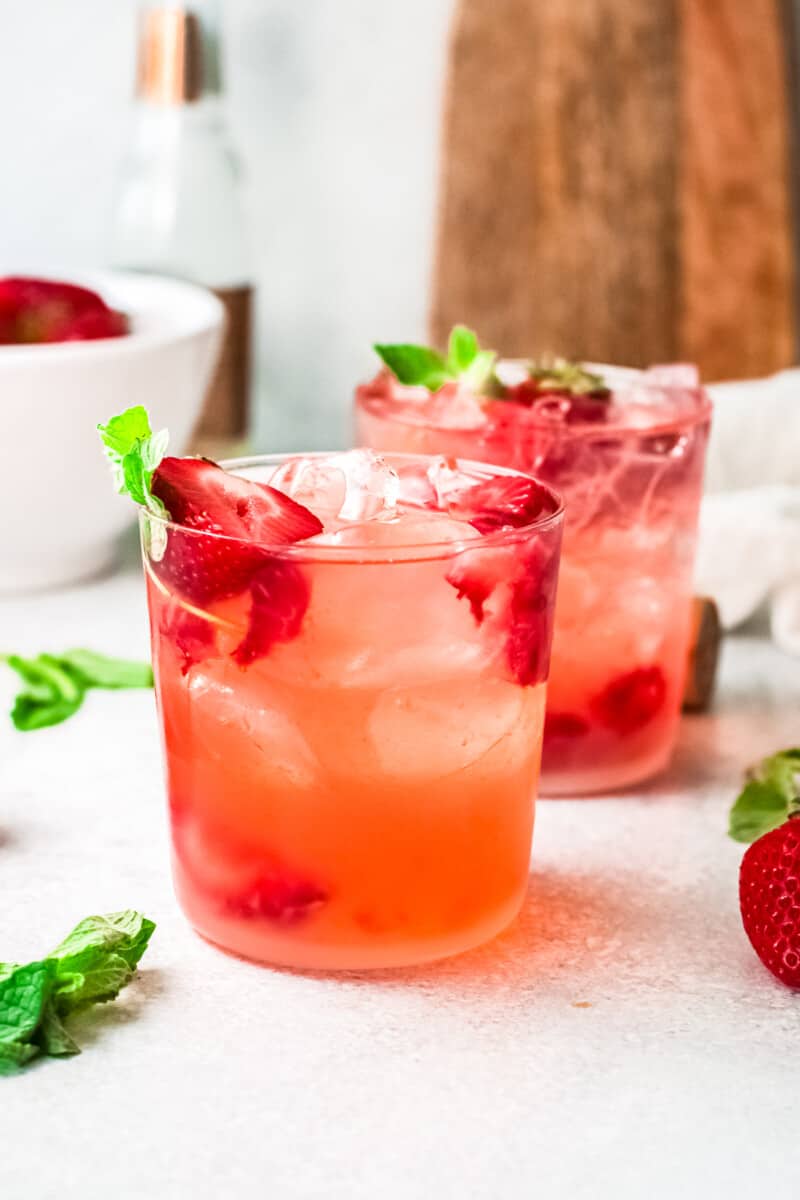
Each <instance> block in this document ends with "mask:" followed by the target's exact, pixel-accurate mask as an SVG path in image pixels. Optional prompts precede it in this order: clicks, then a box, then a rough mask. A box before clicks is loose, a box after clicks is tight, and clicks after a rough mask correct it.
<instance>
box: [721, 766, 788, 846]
mask: <svg viewBox="0 0 800 1200" xmlns="http://www.w3.org/2000/svg"><path fill="white" fill-rule="evenodd" d="M796 814H800V748H799V747H795V748H793V749H790V750H781V751H779V752H778V753H777V754H771V755H770V756H769V757H768V758H764V759H762V761H761V762H760V763H758V765H757V766H755V767H753V768H752V769H751V770H750V771H748V773H747V779H746V782H745V785H744V787H743V788H742V791H741V792H740V793H739V796H738V797H737V799H736V802H735V803H734V805H733V808H732V809H731V812H730V825H729V827H728V834H729V835H730V837H732V838H733V840H734V841H736V842H755V841H756V840H757V839H758V838H760V837H762V836H763V834H765V833H769V832H770V830H772V829H777V828H778V826H779V825H783V824H784V822H785V821H787V820H788V818H789V817H791V816H795V815H796Z"/></svg>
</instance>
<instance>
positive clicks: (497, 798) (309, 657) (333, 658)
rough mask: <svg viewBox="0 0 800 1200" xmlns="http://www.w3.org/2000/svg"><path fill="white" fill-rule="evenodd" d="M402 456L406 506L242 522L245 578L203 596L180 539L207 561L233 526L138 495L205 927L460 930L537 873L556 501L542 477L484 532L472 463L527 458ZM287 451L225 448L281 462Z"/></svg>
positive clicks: (181, 887)
mask: <svg viewBox="0 0 800 1200" xmlns="http://www.w3.org/2000/svg"><path fill="white" fill-rule="evenodd" d="M387 461H388V463H389V465H390V466H391V467H392V468H393V469H394V471H395V472H396V476H397V480H398V485H397V486H398V488H399V499H398V500H397V505H396V514H395V515H394V516H393V517H392V518H391V519H388V520H386V519H381V518H380V517H379V518H378V519H374V520H360V521H359V520H355V521H353V522H348V521H346V520H344V521H343V520H339V521H337V522H335V524H334V527H333V531H328V525H327V522H324V523H325V525H326V533H325V534H324V535H321V536H319V537H315V538H311V539H309V540H307V541H305V542H299V543H295V544H294V545H291V546H274V547H270V546H258V547H253V546H251V547H249V549H250V550H252V551H253V552H254V553H256V554H257V555H260V556H261V558H260V560H259V567H258V572H257V574H256V575H255V576H253V578H252V579H251V581H250V583H249V584H248V586H247V587H246V588H244V589H243V590H242V591H241V594H238V595H232V596H230V597H228V598H227V599H223V600H217V601H215V602H214V603H209V604H206V605H202V606H198V604H197V603H194V604H192V603H189V602H188V601H187V599H186V598H185V597H184V596H182V595H181V594H180V592H179V591H178V590H176V589H175V587H174V586H173V584H172V582H171V579H170V576H169V572H167V571H165V570H164V564H165V563H166V562H167V561H169V560H168V559H167V558H166V557H165V555H167V554H171V555H172V556H173V559H174V557H175V556H181V555H183V557H184V559H185V560H187V561H191V562H193V563H197V562H200V563H204V562H205V563H207V564H208V566H209V569H211V570H213V569H215V563H216V562H217V561H219V554H220V553H222V552H223V551H226V550H227V549H229V548H230V543H231V539H228V538H225V537H220V536H218V535H215V534H214V533H207V532H199V531H197V530H192V529H188V528H186V527H182V526H178V525H174V524H171V523H170V522H167V521H161V520H159V519H157V518H154V517H153V516H150V515H146V516H144V517H143V518H142V533H143V538H142V541H143V550H144V565H145V574H146V580H147V592H148V601H149V610H150V620H151V630H152V644H153V662H154V666H155V674H156V688H157V697H158V704H159V712H160V717H161V722H162V728H163V740H164V753H165V758H166V773H167V786H168V794H169V809H170V818H171V830H172V845H173V870H174V880H175V886H176V891H177V895H178V899H179V901H180V903H181V905H182V907H183V909H184V912H185V913H186V916H187V917H188V919H189V921H190V922H191V923H192V925H193V926H194V927H195V928H196V929H197V930H198V932H199V933H201V934H202V935H203V936H204V937H206V938H208V939H209V940H211V941H212V942H214V943H217V944H218V945H220V946H222V947H224V948H225V949H227V950H230V951H233V952H235V953H237V954H240V955H242V956H245V957H247V958H251V959H255V960H258V961H262V962H267V963H274V964H284V965H288V966H294V967H302V968H324V969H335V968H366V967H386V966H397V965H402V964H410V963H418V962H422V961H425V960H428V959H434V958H439V957H442V956H445V955H450V954H455V953H458V952H459V951H462V950H466V949H468V948H469V947H471V946H475V945H477V944H479V943H481V942H484V941H486V940H487V939H489V938H491V937H492V936H494V935H495V934H496V933H498V932H499V931H500V930H501V929H503V928H504V927H505V926H506V925H507V924H508V923H509V922H510V921H511V920H512V918H513V917H514V916H515V915H516V913H517V911H518V909H519V907H520V905H521V903H522V900H523V897H524V894H525V889H526V883H527V877H528V866H529V856H530V845H531V835H532V829H533V813H534V796H535V790H536V779H537V774H538V769H539V761H540V752H541V739H542V728H543V723H544V691H545V679H546V676H547V669H548V662H549V651H550V641H551V634H552V618H553V611H554V604H555V589H556V576H557V569H558V560H559V550H560V539H561V524H562V513H561V507H560V502H559V500H558V498H557V497H556V496H555V495H554V494H553V493H552V492H551V491H550V490H549V489H546V488H544V487H542V488H540V489H539V494H540V500H541V505H540V509H541V510H540V511H539V512H538V514H537V515H535V517H534V518H533V519H532V520H531V521H530V522H529V523H528V524H525V525H523V526H521V527H519V528H501V529H494V530H493V529H491V528H489V526H490V525H491V521H490V520H484V521H477V524H478V525H481V526H482V529H483V530H488V531H485V532H480V531H479V530H478V529H477V528H476V527H475V526H473V525H472V524H471V523H470V512H469V511H468V510H467V509H465V508H464V505H463V504H461V501H460V497H461V495H462V494H463V488H464V482H465V480H466V481H467V482H468V483H469V486H470V488H472V487H473V486H475V485H477V484H478V483H483V484H484V485H485V486H486V487H488V488H489V489H490V491H491V490H492V489H493V488H494V487H495V485H496V483H497V481H501V486H502V487H505V488H507V487H508V485H509V483H512V484H515V485H516V484H517V483H518V482H519V481H520V480H521V481H522V485H523V488H525V487H529V486H530V484H531V481H530V480H529V479H527V477H523V476H520V475H517V474H516V473H514V472H507V471H503V470H497V469H493V468H491V467H485V466H478V465H475V464H468V463H460V464H454V463H452V462H451V463H448V464H445V463H443V462H436V460H433V459H428V458H420V457H410V456H388V457H387ZM292 462H293V460H284V459H283V458H280V457H272V458H257V459H246V460H239V461H238V462H236V463H232V464H228V469H229V470H233V471H234V472H235V473H237V474H241V475H244V476H246V477H248V478H251V479H255V480H259V481H262V482H272V483H273V484H274V485H275V486H279V484H278V483H277V479H278V476H277V475H276V474H275V472H276V470H277V471H278V473H279V475H280V474H281V472H283V475H282V477H283V478H287V479H288V478H290V477H291V476H292V473H293V472H295V468H294V467H293V466H292ZM303 462H304V463H308V462H311V463H323V464H324V462H325V459H324V458H322V457H318V456H311V457H310V458H309V459H305V460H303ZM287 463H288V468H287ZM303 469H305V468H303ZM287 472H288V473H287ZM534 486H535V485H534ZM492 494H493V493H492ZM308 503H309V506H310V507H312V508H313V503H312V502H311V501H308ZM336 503H337V505H338V504H339V500H337V502H336ZM460 504H461V507H459V505H460ZM318 515H319V514H318ZM244 545H245V544H244V543H242V545H241V546H239V547H238V551H239V552H240V553H241V549H242V546H244ZM235 548H236V547H235ZM196 583H197V579H196V577H195V578H194V580H193V586H194V587H195V591H194V594H195V595H196V594H197V592H196ZM265 648H266V649H265ZM256 651H257V653H256Z"/></svg>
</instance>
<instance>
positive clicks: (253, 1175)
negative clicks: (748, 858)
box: [0, 573, 800, 1200]
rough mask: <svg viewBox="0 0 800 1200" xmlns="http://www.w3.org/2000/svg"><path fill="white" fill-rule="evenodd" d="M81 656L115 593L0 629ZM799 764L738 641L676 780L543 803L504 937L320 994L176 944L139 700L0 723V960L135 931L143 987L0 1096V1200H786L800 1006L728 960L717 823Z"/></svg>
mask: <svg viewBox="0 0 800 1200" xmlns="http://www.w3.org/2000/svg"><path fill="white" fill-rule="evenodd" d="M74 644H85V645H88V646H91V647H92V648H96V649H100V650H105V651H107V652H109V653H118V654H128V655H139V654H143V653H144V652H145V651H146V645H147V639H146V630H145V619H144V601H143V595H142V588H141V586H140V583H139V579H138V575H137V574H134V573H127V574H122V575H118V576H117V577H115V578H112V579H109V580H105V581H102V582H99V583H95V584H92V585H90V586H87V587H84V588H81V589H75V590H73V591H70V592H65V593H61V594H60V595H52V594H51V595H47V596H42V597H37V598H26V599H20V600H13V601H12V600H5V601H0V647H2V648H8V649H13V650H17V651H20V652H36V651H40V650H45V649H49V650H54V651H59V650H62V649H66V648H67V647H68V646H70V645H74ZM12 691H13V681H12V679H11V677H8V678H3V679H2V680H0V703H1V704H2V706H3V708H5V707H7V705H6V701H7V699H9V698H10V696H11V694H12ZM798 740H800V663H798V662H797V660H794V661H793V660H791V659H788V658H785V657H782V656H780V655H779V654H778V653H777V652H776V651H775V650H773V649H772V648H771V647H770V646H768V645H767V644H766V643H763V642H761V641H759V640H757V639H736V640H731V641H729V642H728V643H727V644H726V647H725V653H724V659H723V672H722V688H721V695H720V699H719V702H718V706H717V711H716V713H715V715H713V716H708V717H701V718H693V719H690V720H687V721H686V722H685V725H684V729H683V736H682V741H681V746H680V750H679V753H678V756H677V760H676V763H675V766H674V769H673V770H672V772H671V773H670V774H669V776H668V777H665V778H663V779H662V780H660V781H658V782H657V783H655V784H653V785H651V786H650V787H649V788H647V789H646V791H645V792H644V794H642V795H638V796H630V795H629V796H627V797H624V798H622V797H620V798H613V797H612V798H609V799H594V800H584V801H577V802H572V801H563V800H562V801H551V802H544V803H542V804H541V805H540V807H539V811H538V817H537V827H536V836H535V843H534V856H533V875H532V882H531V891H530V898H529V901H528V904H527V906H526V908H525V910H524V913H523V916H522V918H521V920H520V921H519V922H518V924H517V925H516V927H515V928H514V929H512V930H511V931H510V932H508V933H507V934H506V935H504V937H502V938H501V939H500V940H499V941H497V942H495V943H494V944H493V945H492V946H490V947H487V948H484V949H483V950H480V951H477V952H475V953H472V954H470V955H466V956H464V957H463V958H460V959H456V960H453V961H450V962H447V963H443V964H441V965H436V966H432V967H426V968H424V969H420V970H416V971H408V972H402V973H392V974H388V973H387V974H384V975H381V976H378V977H374V976H373V977H370V976H366V975H363V976H348V977H346V978H336V977H328V978H322V977H314V976H302V975H296V974H291V973H288V972H276V971H269V970H264V969H261V968H259V967H256V966H251V965H248V964H247V963H243V962H239V961H236V960H234V959H231V958H227V957H225V956H224V955H222V954H220V953H219V952H217V951H215V950H213V949H212V948H211V947H209V946H207V945H205V944H204V943H203V942H202V941H200V940H199V939H198V938H197V937H196V936H195V935H194V934H193V933H192V932H191V931H190V929H189V928H188V926H187V925H186V924H185V923H184V921H183V919H182V917H181V915H180V913H179V912H178V909H177V907H176V904H175V902H174V900H173V898H172V892H171V888H170V882H169V876H168V865H167V852H166V831H165V820H164V805H163V799H162V786H161V775H160V763H159V750H158V740H157V730H156V719H155V713H154V709H153V701H152V696H151V695H149V694H147V693H132V692H129V693H122V694H119V695H109V694H103V693H95V694H93V695H90V696H89V698H88V700H87V703H86V706H85V708H84V710H83V711H82V712H81V713H80V714H79V715H78V716H77V717H76V718H74V719H73V720H72V721H70V722H69V723H68V724H66V725H63V726H61V727H59V728H56V729H52V730H48V731H43V732H41V733H36V734H27V735H18V734H15V733H14V731H13V730H12V729H11V727H10V725H9V724H7V723H6V722H4V721H2V720H0V959H3V958H5V959H18V960H22V959H26V958H33V957H36V956H37V955H39V954H41V953H43V952H44V951H46V950H47V949H48V948H49V947H50V946H51V945H52V944H53V943H55V942H57V941H58V940H59V939H60V937H61V936H62V935H63V934H65V933H66V932H67V931H68V930H69V929H70V928H71V927H72V925H73V923H74V922H75V921H77V920H78V919H79V918H80V917H83V916H84V915H86V914H88V913H91V912H103V911H109V910H114V909H120V908H125V907H129V906H130V907H137V908H141V909H143V910H144V911H145V912H146V913H147V914H148V915H149V916H151V917H152V918H153V919H154V920H156V921H157V922H158V929H157V931H156V933H155V935H154V938H153V941H152V943H151V947H150V949H149V951H148V953H147V955H146V957H145V959H144V962H143V969H142V971H141V972H140V975H139V977H138V979H137V981H136V982H135V983H133V984H132V985H131V986H130V987H129V988H128V990H127V992H125V993H124V994H123V998H122V999H121V1000H120V1001H118V1002H117V1003H116V1004H114V1005H111V1006H108V1007H107V1008H105V1009H103V1010H101V1011H99V1012H97V1013H95V1015H93V1016H89V1017H84V1018H82V1019H81V1021H80V1023H79V1025H78V1026H77V1034H78V1040H79V1041H80V1042H81V1043H82V1044H83V1046H84V1053H83V1054H82V1055H81V1056H80V1057H78V1058H75V1059H72V1060H67V1061H54V1060H45V1061H43V1062H41V1063H40V1064H38V1065H36V1066H34V1067H33V1068H31V1069H29V1070H28V1071H27V1072H26V1073H25V1074H24V1075H21V1076H17V1077H14V1078H11V1079H0V1097H1V1099H0V1113H2V1119H0V1194H1V1195H2V1197H3V1200H23V1198H24V1200H40V1198H41V1200H45V1198H49V1197H53V1198H54V1200H55V1198H56V1197H57V1198H58V1200H64V1197H72V1196H81V1197H82V1200H94V1198H95V1197H97V1198H98V1200H99V1198H100V1197H103V1198H104V1200H105V1198H107V1197H109V1196H115V1197H124V1198H126V1200H127V1198H128V1197H131V1198H133V1197H136V1198H139V1197H142V1198H144V1197H147V1198H148V1200H160V1198H162V1197H166V1198H168V1200H171V1198H173V1197H175V1198H183V1197H192V1198H196V1200H206V1198H208V1200H212V1198H213V1200H223V1198H225V1200H227V1197H236V1198H237V1200H242V1198H244V1200H249V1198H250V1197H254V1198H255V1197H258V1198H259V1200H261V1198H264V1197H269V1198H270V1200H276V1198H277V1200H282V1198H283V1197H287V1198H290V1200H294V1198H295V1197H297V1198H301V1200H306V1198H308V1197H312V1198H313V1197H325V1198H332V1197H333V1198H338V1197H343V1198H347V1200H350V1198H352V1200H361V1198H362V1197H363V1198H364V1200H366V1198H369V1200H374V1198H376V1197H380V1198H381V1200H392V1198H393V1197H404V1198H405V1197H410V1198H414V1200H416V1198H417V1197H419V1198H425V1200H427V1198H428V1197H435V1198H436V1200H451V1198H452V1200H469V1198H472V1197H480V1198H483V1197H486V1198H487V1200H494V1198H495V1197H502V1198H503V1200H509V1198H513V1200H516V1198H517V1197H520V1198H524V1200H529V1198H531V1197H534V1196H535V1197H544V1198H547V1200H550V1198H554V1200H561V1198H562V1197H563V1198H564V1200H567V1198H569V1200H584V1198H586V1200H605V1198H606V1197H608V1198H609V1200H627V1198H629V1197H630V1198H631V1200H633V1198H635V1200H640V1198H641V1197H642V1196H644V1195H647V1196H648V1197H650V1198H651V1200H652V1198H656V1200H661V1198H662V1197H663V1198H664V1200H667V1198H669V1200H674V1197H676V1196H682V1197H704V1198H705V1197H709V1196H714V1197H716V1196H725V1197H742V1198H750V1197H753V1196H755V1195H758V1194H767V1192H768V1190H769V1189H773V1190H774V1192H775V1194H780V1195H784V1196H787V1195H791V1194H793V1193H795V1192H796V1191H797V1189H798V1188H800V1153H798V1151H797V1148H796V1138H795V1136H794V1133H793V1130H794V1116H793V1111H794V1106H795V1105H796V1100H797V1095H798V1087H799V1086H800V1084H799V1083H798V1081H799V1080H800V1008H799V1007H798V1006H800V997H797V996H795V995H793V994H792V993H790V992H788V991H787V990H785V989H784V988H783V987H781V986H780V985H779V984H777V983H775V982H773V980H772V979H771V977H770V976H769V975H768V974H767V973H766V972H765V971H764V970H763V968H762V967H761V966H760V964H759V963H758V961H757V960H756V958H755V957H754V955H753V954H752V952H751V950H750V947H749V944H748V943H747V941H746V939H745V936H744V934H743V932H742V929H741V925H740V921H739V913H738V906H737V871H738V864H739V859H740V857H741V849H740V848H739V847H737V846H736V845H734V844H733V843H732V842H730V841H729V840H728V839H727V838H726V836H725V825H726V813H727V808H728V805H729V803H730V801H731V798H732V796H733V794H734V792H735V790H736V786H737V781H738V778H739V775H740V771H741V768H742V767H743V766H744V765H745V764H746V763H748V762H749V761H752V760H754V759H756V758H758V757H759V756H760V755H762V754H764V753H766V752H768V751H771V750H774V749H777V748H779V747H781V746H783V745H788V744H791V743H795V744H796V743H797V741H798ZM587 1003H588V1005H590V1007H579V1006H578V1005H582V1004H587Z"/></svg>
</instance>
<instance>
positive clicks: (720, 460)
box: [696, 368, 800, 654]
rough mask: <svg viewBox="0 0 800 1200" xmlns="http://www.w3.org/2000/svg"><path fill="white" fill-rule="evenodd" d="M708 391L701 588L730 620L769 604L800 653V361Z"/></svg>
mask: <svg viewBox="0 0 800 1200" xmlns="http://www.w3.org/2000/svg"><path fill="white" fill-rule="evenodd" d="M709 391H710V392H711V395H712V397H713V399H714V417H713V422H712V432H711V443H710V446H709V457H708V469H707V476H706V495H705V497H704V499H703V506H702V510H701V516H700V544H699V551H698V561H697V571H696V588H697V591H698V593H700V594H702V595H707V596H713V597H714V599H715V600H716V602H717V604H718V606H719V610H720V615H721V618H722V623H723V625H724V626H725V628H726V629H733V628H735V627H736V626H737V625H740V624H741V623H742V622H743V621H746V620H747V618H748V617H750V616H752V615H753V614H754V613H755V612H756V611H757V610H758V609H760V608H761V607H762V605H766V606H767V607H768V610H769V618H770V627H771V630H772V636H773V638H774V640H775V642H776V643H777V644H778V645H779V646H781V647H782V648H783V649H784V650H787V651H789V652H790V653H793V654H800V369H797V368H792V369H791V370H789V371H781V372H780V373H779V374H778V375H773V376H771V377H770V378H768V379H757V380H752V381H748V382H742V383H720V384H714V385H712V386H711V387H710V388H709Z"/></svg>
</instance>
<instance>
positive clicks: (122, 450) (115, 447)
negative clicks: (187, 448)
mask: <svg viewBox="0 0 800 1200" xmlns="http://www.w3.org/2000/svg"><path fill="white" fill-rule="evenodd" d="M97 429H98V432H99V433H100V439H101V441H102V443H103V445H104V446H105V450H106V456H107V458H108V459H109V461H110V463H111V468H112V471H113V474H114V483H115V485H116V488H117V491H118V492H119V493H120V495H122V496H125V495H127V496H130V497H131V499H132V500H134V501H135V502H136V503H137V504H141V505H142V506H143V507H144V508H146V509H148V511H149V512H151V513H153V515H154V516H156V517H161V518H162V519H166V518H167V517H168V516H169V514H168V512H167V510H166V508H165V507H164V505H163V504H162V502H161V501H160V500H159V498H158V496H154V495H153V492H152V482H153V472H154V471H155V469H156V467H157V466H158V465H159V463H160V462H161V460H162V458H163V457H164V455H165V454H166V452H167V445H168V443H169V433H168V432H167V430H166V429H162V430H161V431H160V432H159V433H153V431H152V429H151V428H150V417H149V416H148V413H147V409H145V408H142V406H141V405H140V404H139V405H136V407H135V408H128V409H126V410H125V412H123V413H120V414H119V416H117V417H112V418H111V420H110V421H109V422H108V424H107V425H98V426H97Z"/></svg>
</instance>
